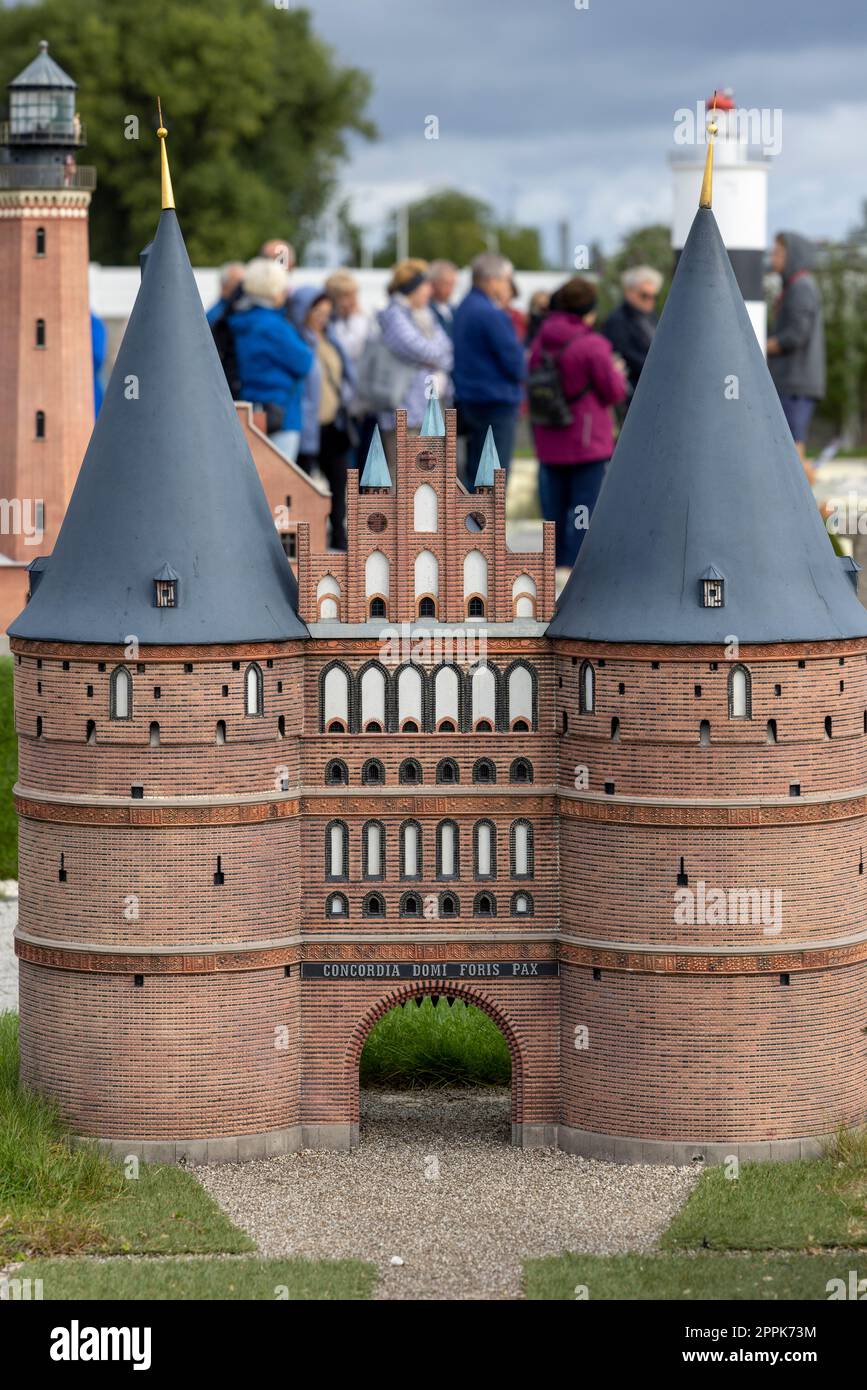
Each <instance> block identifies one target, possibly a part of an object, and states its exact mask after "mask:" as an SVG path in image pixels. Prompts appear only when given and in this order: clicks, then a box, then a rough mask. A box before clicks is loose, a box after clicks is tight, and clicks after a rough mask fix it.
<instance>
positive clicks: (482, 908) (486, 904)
mask: <svg viewBox="0 0 867 1390" xmlns="http://www.w3.org/2000/svg"><path fill="white" fill-rule="evenodd" d="M473 912H474V914H475V915H476V917H496V915H497V900H496V898H495V897H494V895H493V893H477V894H476V897H475V900H474V902H473Z"/></svg>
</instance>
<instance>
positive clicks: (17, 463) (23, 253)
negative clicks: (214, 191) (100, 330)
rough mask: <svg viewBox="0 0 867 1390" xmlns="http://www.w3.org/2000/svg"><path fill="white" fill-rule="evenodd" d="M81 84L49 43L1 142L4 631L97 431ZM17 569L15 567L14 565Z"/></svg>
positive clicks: (17, 96)
mask: <svg viewBox="0 0 867 1390" xmlns="http://www.w3.org/2000/svg"><path fill="white" fill-rule="evenodd" d="M75 93H76V84H75V82H73V80H72V78H71V77H69V76H68V75H67V74H66V73H65V72H64V71H63V69H62V68H60V67H59V66H58V65H57V63H55V62H54V60H53V59H52V58H51V57H50V56H49V53H48V44H47V43H45V42H43V43H41V44H40V45H39V54H38V56H37V57H36V58H35V59H34V60H33V62H32V63H30V64H29V66H28V67H26V68H25V69H24V71H23V72H21V73H19V75H18V76H17V77H15V78H14V79H13V80H12V82H10V84H9V120H8V121H7V122H5V123H4V125H3V127H2V134H0V303H2V305H3V333H2V335H0V497H2V498H3V499H5V501H4V505H5V506H6V507H7V510H6V512H4V515H3V517H2V523H0V555H2V557H3V559H4V560H5V561H6V562H7V563H5V564H2V565H0V630H2V631H5V629H6V625H7V623H8V621H9V620H10V619H11V618H12V617H13V616H14V614H15V613H17V612H18V611H19V609H20V607H21V604H22V603H23V601H24V597H25V592H26V575H25V573H24V569H25V567H26V566H27V565H28V564H30V562H31V561H32V560H34V559H35V558H36V556H37V555H40V554H46V553H48V552H49V551H50V550H51V549H52V547H53V546H54V542H55V540H56V539H57V534H58V531H59V529H60V523H61V521H62V519H63V514H64V512H65V510H66V505H67V503H68V501H69V497H70V494H71V492H72V488H73V485H74V483H75V478H76V475H77V472H78V467H79V464H80V463H81V459H82V457H83V456H84V451H85V449H86V447H87V441H88V439H89V438H90V432H91V430H92V429H93V366H92V357H91V342H90V311H89V303H88V284H87V270H88V248H87V214H88V206H89V204H90V197H91V192H92V190H93V188H94V186H95V182H96V177H95V171H94V170H93V169H92V168H82V167H79V166H78V165H77V164H76V162H75V151H76V149H78V148H80V147H81V146H82V145H83V144H84V139H85V135H84V130H83V128H82V125H81V122H80V120H79V118H78V115H77V112H76V109H75ZM9 562H11V564H10V563H9Z"/></svg>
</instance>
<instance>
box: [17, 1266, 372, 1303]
mask: <svg viewBox="0 0 867 1390" xmlns="http://www.w3.org/2000/svg"><path fill="white" fill-rule="evenodd" d="M14 1277H15V1278H17V1279H41V1280H42V1285H43V1287H42V1293H43V1297H44V1298H45V1299H46V1300H59V1299H116V1298H120V1299H124V1300H132V1301H134V1300H136V1299H160V1300H173V1299H234V1300H238V1299H240V1300H248V1301H249V1300H253V1299H267V1300H270V1301H274V1300H275V1299H338V1300H341V1301H344V1300H347V1299H349V1300H357V1299H367V1298H370V1297H371V1296H372V1294H373V1289H374V1285H375V1283H376V1269H375V1268H374V1266H373V1265H370V1264H364V1263H363V1262H362V1261H361V1260H257V1259H249V1258H245V1259H205V1260H195V1259H192V1260H106V1261H100V1260H94V1259H77V1260H34V1261H31V1262H29V1263H27V1264H26V1265H24V1266H23V1267H22V1268H20V1269H17V1270H16V1271H15V1275H14Z"/></svg>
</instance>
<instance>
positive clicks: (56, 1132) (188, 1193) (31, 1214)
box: [0, 1013, 253, 1257]
mask: <svg viewBox="0 0 867 1390" xmlns="http://www.w3.org/2000/svg"><path fill="white" fill-rule="evenodd" d="M17 1041H18V1020H17V1017H16V1015H15V1014H11V1013H6V1014H0V1255H4V1256H7V1257H14V1256H15V1255H57V1254H71V1253H76V1252H83V1251H99V1252H101V1253H102V1252H105V1253H108V1252H111V1251H116V1252H119V1253H125V1252H127V1251H136V1252H139V1253H147V1254H161V1253H166V1254H177V1253H181V1252H210V1251H231V1252H241V1251H245V1250H252V1249H253V1243H252V1241H251V1240H250V1239H249V1237H248V1236H246V1235H245V1234H244V1233H243V1232H242V1231H239V1230H237V1229H236V1227H234V1226H233V1225H232V1223H231V1222H230V1221H229V1219H228V1218H227V1217H226V1216H225V1215H224V1214H223V1212H222V1211H221V1209H220V1208H219V1207H218V1206H217V1204H216V1202H214V1201H213V1199H212V1198H211V1197H209V1196H208V1194H207V1193H206V1192H205V1191H204V1190H203V1189H202V1188H201V1187H200V1186H199V1184H198V1183H197V1182H196V1180H195V1178H194V1177H193V1176H192V1174H191V1173H185V1172H184V1171H183V1170H182V1169H180V1168H171V1167H152V1166H150V1165H148V1164H142V1165H141V1166H140V1168H139V1177H138V1178H135V1179H133V1178H129V1179H128V1178H126V1177H125V1176H124V1172H123V1169H122V1168H121V1167H120V1166H119V1165H118V1164H116V1163H112V1162H110V1161H109V1160H108V1159H107V1158H105V1157H103V1156H102V1155H100V1154H98V1153H96V1152H95V1151H94V1150H93V1149H88V1148H71V1147H70V1146H69V1144H68V1143H67V1139H66V1133H65V1131H64V1127H63V1125H62V1124H61V1122H60V1120H59V1118H58V1115H57V1111H56V1109H55V1107H54V1106H53V1105H51V1104H49V1103H48V1102H47V1101H45V1100H43V1099H42V1097H40V1096H37V1095H34V1094H32V1093H31V1092H28V1091H25V1090H23V1089H22V1088H21V1086H20V1085H19V1083H18V1046H17Z"/></svg>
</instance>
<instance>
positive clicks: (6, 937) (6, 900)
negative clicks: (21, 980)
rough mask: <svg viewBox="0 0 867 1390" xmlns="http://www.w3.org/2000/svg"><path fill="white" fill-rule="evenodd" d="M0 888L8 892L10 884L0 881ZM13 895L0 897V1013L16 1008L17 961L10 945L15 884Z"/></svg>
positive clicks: (15, 918)
mask: <svg viewBox="0 0 867 1390" xmlns="http://www.w3.org/2000/svg"><path fill="white" fill-rule="evenodd" d="M0 890H3V891H5V892H6V893H10V892H12V891H13V886H12V885H11V884H2V883H0ZM14 891H15V897H14V898H10V897H0V1013H3V1012H4V1010H6V1009H14V1010H16V1012H17V1009H18V961H17V959H16V957H15V951H14V949H13V946H12V933H13V932H14V930H15V923H16V922H17V921H18V894H17V884H16V885H15V887H14Z"/></svg>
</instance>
